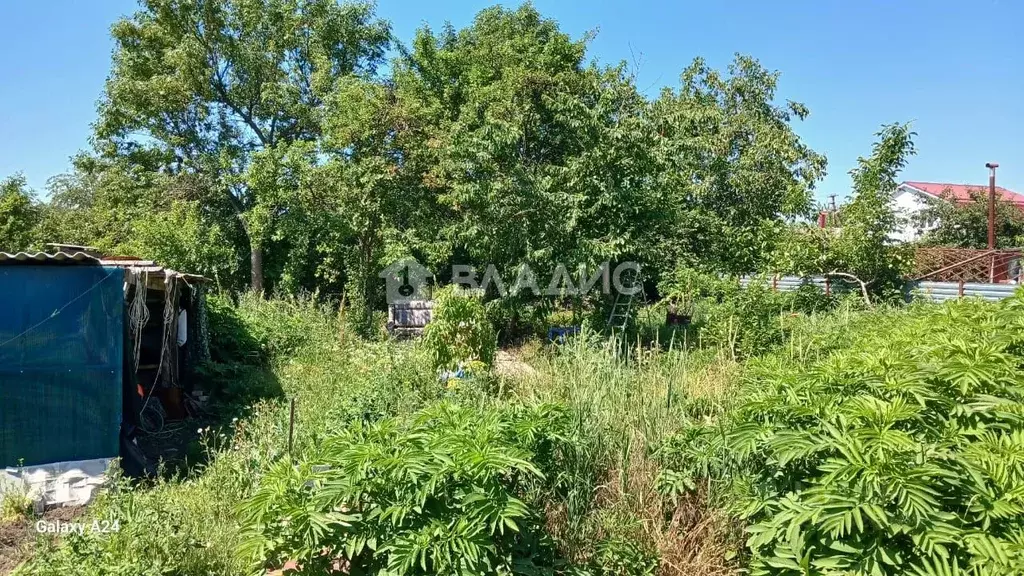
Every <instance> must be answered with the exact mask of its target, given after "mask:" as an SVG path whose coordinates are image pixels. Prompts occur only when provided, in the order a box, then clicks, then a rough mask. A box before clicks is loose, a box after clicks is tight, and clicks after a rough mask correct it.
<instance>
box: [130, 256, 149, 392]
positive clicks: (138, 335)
mask: <svg viewBox="0 0 1024 576" xmlns="http://www.w3.org/2000/svg"><path fill="white" fill-rule="evenodd" d="M132 276H133V279H134V282H135V297H134V298H133V299H132V303H131V306H130V307H129V308H128V320H129V322H130V326H131V328H132V335H133V337H134V338H135V340H134V342H133V348H134V350H133V356H134V358H133V360H134V362H133V363H132V367H133V370H132V372H133V373H135V374H137V373H138V372H139V356H140V354H141V353H142V327H143V326H145V325H146V324H147V323H148V322H149V307H148V306H146V290H147V287H146V286H147V284H148V280H149V272H145V271H143V272H134V273H133V274H132Z"/></svg>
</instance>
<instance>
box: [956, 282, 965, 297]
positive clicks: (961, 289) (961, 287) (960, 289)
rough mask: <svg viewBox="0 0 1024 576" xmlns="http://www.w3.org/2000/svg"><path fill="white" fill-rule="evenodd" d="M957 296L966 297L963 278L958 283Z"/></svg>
mask: <svg viewBox="0 0 1024 576" xmlns="http://www.w3.org/2000/svg"><path fill="white" fill-rule="evenodd" d="M956 297H957V298H963V297H964V281H963V280H961V281H960V283H959V284H958V285H957V288H956Z"/></svg>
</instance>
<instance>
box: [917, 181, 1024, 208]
mask: <svg viewBox="0 0 1024 576" xmlns="http://www.w3.org/2000/svg"><path fill="white" fill-rule="evenodd" d="M902 186H908V187H910V188H913V189H914V190H917V191H918V192H922V193H924V194H927V195H928V196H932V197H934V198H941V197H942V195H943V194H948V195H950V196H952V198H953V201H954V202H957V203H965V202H970V201H971V191H972V190H980V191H981V192H982V193H988V184H947V183H944V182H913V181H907V182H904V183H903V184H902ZM996 193H997V194H999V196H1000V197H1001V198H1002V199H1003V200H1004V201H1009V202H1012V203H1014V204H1017V205H1019V206H1024V194H1018V193H1017V192H1014V191H1013V190H1007V189H1006V188H1003V187H1002V186H996Z"/></svg>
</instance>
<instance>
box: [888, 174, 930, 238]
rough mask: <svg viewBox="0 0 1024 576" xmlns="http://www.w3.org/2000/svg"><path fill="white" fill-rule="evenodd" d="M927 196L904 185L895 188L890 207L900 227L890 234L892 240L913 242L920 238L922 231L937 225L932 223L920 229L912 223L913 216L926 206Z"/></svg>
mask: <svg viewBox="0 0 1024 576" xmlns="http://www.w3.org/2000/svg"><path fill="white" fill-rule="evenodd" d="M927 198H928V197H927V196H925V195H924V194H922V193H921V192H918V191H917V190H914V189H912V188H908V187H906V186H900V187H899V188H897V189H896V193H895V194H894V195H893V199H892V207H893V210H894V211H895V212H896V215H897V216H898V217H899V218H900V221H901V227H900V229H899V231H898V232H896V233H895V234H893V235H892V238H893V240H898V241H900V242H913V241H914V240H917V239H918V238H920V237H921V236H922V234H923V233H924V232H927V231H928V230H932V229H934V228H935V227H936V226H937V223H933V224H932V225H931V226H928V227H925V228H924V229H921V228H918V227H917V226H916V225H914V223H913V217H914V216H916V215H917V214H920V213H921V212H922V211H923V210H924V209H925V208H927V207H928V200H927Z"/></svg>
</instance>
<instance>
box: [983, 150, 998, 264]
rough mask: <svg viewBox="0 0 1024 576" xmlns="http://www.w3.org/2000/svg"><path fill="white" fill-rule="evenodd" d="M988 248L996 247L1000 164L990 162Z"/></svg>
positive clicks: (993, 248) (988, 166)
mask: <svg viewBox="0 0 1024 576" xmlns="http://www.w3.org/2000/svg"><path fill="white" fill-rule="evenodd" d="M985 168H988V249H989V250H995V249H996V168H999V164H997V163H995V162H988V163H986V164H985Z"/></svg>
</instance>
